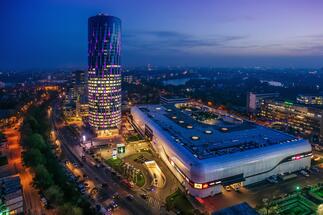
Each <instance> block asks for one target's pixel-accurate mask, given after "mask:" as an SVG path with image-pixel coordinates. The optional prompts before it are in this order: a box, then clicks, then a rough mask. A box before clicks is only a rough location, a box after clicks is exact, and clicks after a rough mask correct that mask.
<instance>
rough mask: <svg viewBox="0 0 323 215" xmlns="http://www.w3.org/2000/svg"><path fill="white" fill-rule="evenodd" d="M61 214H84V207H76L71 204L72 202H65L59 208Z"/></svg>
mask: <svg viewBox="0 0 323 215" xmlns="http://www.w3.org/2000/svg"><path fill="white" fill-rule="evenodd" d="M59 214H61V215H66V214H68V215H83V212H82V209H81V208H79V207H76V206H74V205H71V204H70V203H66V204H64V205H63V206H62V207H60V209H59Z"/></svg>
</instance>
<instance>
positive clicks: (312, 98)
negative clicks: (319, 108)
mask: <svg viewBox="0 0 323 215" xmlns="http://www.w3.org/2000/svg"><path fill="white" fill-rule="evenodd" d="M296 101H297V103H300V104H306V105H323V95H304V94H302V95H298V96H297V98H296Z"/></svg>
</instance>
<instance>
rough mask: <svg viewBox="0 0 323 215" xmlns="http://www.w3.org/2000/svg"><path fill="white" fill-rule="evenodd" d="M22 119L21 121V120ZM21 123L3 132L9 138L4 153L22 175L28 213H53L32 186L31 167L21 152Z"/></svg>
mask: <svg viewBox="0 0 323 215" xmlns="http://www.w3.org/2000/svg"><path fill="white" fill-rule="evenodd" d="M19 121H20V122H19ZM20 124H21V120H18V122H17V123H16V124H15V125H14V127H11V128H7V129H5V130H4V131H3V133H4V134H5V135H6V136H7V138H8V147H7V149H6V150H4V154H7V155H8V164H9V166H10V168H11V169H13V170H14V172H15V173H18V174H19V176H20V181H21V185H22V188H23V195H24V200H25V209H26V214H30V215H41V214H44V213H46V214H52V213H51V212H50V211H48V210H45V209H44V208H43V207H42V205H41V201H40V197H39V195H38V192H37V190H36V189H35V188H34V187H33V186H32V181H33V177H32V174H31V172H30V169H29V168H26V167H24V166H23V163H22V159H21V153H22V151H23V149H22V146H21V144H20V138H21V135H20V132H19V129H20Z"/></svg>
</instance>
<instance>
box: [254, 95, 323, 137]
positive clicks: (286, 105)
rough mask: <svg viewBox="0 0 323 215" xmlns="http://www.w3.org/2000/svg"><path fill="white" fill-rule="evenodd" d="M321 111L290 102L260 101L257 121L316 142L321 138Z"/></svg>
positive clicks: (322, 129)
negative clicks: (262, 121)
mask: <svg viewBox="0 0 323 215" xmlns="http://www.w3.org/2000/svg"><path fill="white" fill-rule="evenodd" d="M322 114H323V110H322V109H318V108H313V107H308V106H304V105H300V104H294V103H291V102H286V101H285V102H283V101H275V100H265V101H262V104H261V111H260V113H259V114H258V115H259V117H260V118H259V119H262V120H265V121H267V122H269V123H270V124H271V125H272V126H273V127H275V128H279V129H280V130H282V129H283V130H289V131H292V132H293V133H294V134H296V135H300V136H303V137H306V138H310V140H312V141H313V142H317V141H318V140H319V139H321V140H322V137H323V121H322Z"/></svg>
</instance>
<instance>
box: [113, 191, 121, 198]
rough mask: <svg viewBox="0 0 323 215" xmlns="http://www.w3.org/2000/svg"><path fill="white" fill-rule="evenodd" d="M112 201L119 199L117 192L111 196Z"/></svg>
mask: <svg viewBox="0 0 323 215" xmlns="http://www.w3.org/2000/svg"><path fill="white" fill-rule="evenodd" d="M112 198H113V199H119V198H120V195H119V193H118V192H115V193H114V194H113V196H112Z"/></svg>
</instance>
